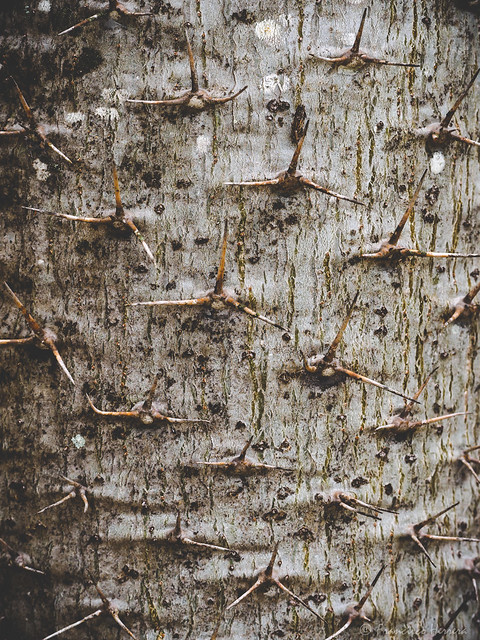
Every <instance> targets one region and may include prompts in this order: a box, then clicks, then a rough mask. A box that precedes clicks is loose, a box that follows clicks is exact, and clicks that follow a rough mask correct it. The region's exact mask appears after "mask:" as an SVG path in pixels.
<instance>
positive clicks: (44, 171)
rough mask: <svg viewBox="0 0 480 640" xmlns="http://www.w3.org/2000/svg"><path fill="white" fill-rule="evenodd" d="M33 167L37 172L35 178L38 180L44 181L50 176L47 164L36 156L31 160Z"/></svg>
mask: <svg viewBox="0 0 480 640" xmlns="http://www.w3.org/2000/svg"><path fill="white" fill-rule="evenodd" d="M33 168H34V169H35V171H36V173H37V180H40V182H45V180H48V178H49V177H50V172H49V171H48V167H47V165H46V164H45V163H44V162H42V161H41V160H39V159H38V158H35V160H34V161H33Z"/></svg>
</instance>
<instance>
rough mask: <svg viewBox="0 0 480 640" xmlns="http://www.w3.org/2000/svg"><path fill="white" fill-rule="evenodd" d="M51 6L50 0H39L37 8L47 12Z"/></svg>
mask: <svg viewBox="0 0 480 640" xmlns="http://www.w3.org/2000/svg"><path fill="white" fill-rule="evenodd" d="M51 8H52V5H51V3H50V0H40V2H39V3H38V6H37V10H38V11H42V13H48V12H49V11H50V9H51Z"/></svg>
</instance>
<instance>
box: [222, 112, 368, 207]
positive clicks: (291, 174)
mask: <svg viewBox="0 0 480 640" xmlns="http://www.w3.org/2000/svg"><path fill="white" fill-rule="evenodd" d="M308 124H309V120H307V122H306V124H305V128H304V129H303V134H302V136H301V137H300V139H299V140H298V143H297V146H296V148H295V151H294V152H293V156H292V159H291V161H290V165H289V167H288V169H287V170H286V171H281V172H280V173H279V174H278V175H277V176H276V177H275V178H270V179H267V180H256V181H253V182H225V183H224V184H225V185H233V186H237V187H263V186H271V187H272V188H273V189H274V190H275V191H278V192H279V194H280V195H281V196H289V195H291V194H292V193H295V192H296V191H298V190H299V189H302V188H303V187H307V188H308V189H314V190H315V191H321V192H322V193H325V194H327V195H328V196H333V197H334V198H337V199H338V200H347V201H348V202H353V203H354V204H360V205H362V206H365V204H364V203H363V202H360V201H359V200H354V199H353V198H348V197H347V196H343V195H340V194H339V193H335V192H334V191H330V189H326V188H325V187H321V186H320V185H318V184H316V183H315V182H312V180H309V179H308V178H305V177H304V176H302V174H301V173H299V172H298V171H297V164H298V159H299V157H300V152H301V150H302V147H303V142H304V140H305V136H306V135H307V131H308Z"/></svg>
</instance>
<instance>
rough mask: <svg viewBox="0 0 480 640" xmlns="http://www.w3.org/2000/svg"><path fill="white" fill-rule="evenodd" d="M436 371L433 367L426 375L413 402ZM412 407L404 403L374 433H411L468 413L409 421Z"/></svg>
mask: <svg viewBox="0 0 480 640" xmlns="http://www.w3.org/2000/svg"><path fill="white" fill-rule="evenodd" d="M437 369H438V367H435V368H434V369H432V371H431V372H430V373H429V374H428V376H427V377H426V378H425V380H424V381H423V382H422V384H421V385H420V387H419V389H418V391H416V392H415V394H414V395H413V396H412V399H413V400H418V398H419V397H420V395H421V393H422V392H423V390H424V389H425V387H426V386H427V384H428V381H429V380H430V378H431V377H432V375H433V374H434V373H435V371H436V370H437ZM413 407H414V405H413V402H408V403H405V406H404V407H403V408H402V409H401V411H399V412H398V413H396V414H394V415H393V416H390V418H389V422H388V424H383V425H381V426H380V427H376V429H375V430H376V431H381V430H393V431H395V432H396V433H405V432H407V431H412V430H414V429H416V428H417V427H421V426H424V425H428V424H432V423H434V422H441V421H442V420H446V419H447V418H453V417H455V416H458V415H467V413H468V412H459V413H449V414H447V415H444V416H439V417H437V418H431V419H429V420H411V419H410V417H409V416H411V414H412V412H413Z"/></svg>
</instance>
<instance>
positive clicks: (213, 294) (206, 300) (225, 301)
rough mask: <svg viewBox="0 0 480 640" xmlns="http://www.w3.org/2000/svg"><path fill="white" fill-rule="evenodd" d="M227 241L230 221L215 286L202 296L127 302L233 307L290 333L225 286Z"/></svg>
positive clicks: (147, 305)
mask: <svg viewBox="0 0 480 640" xmlns="http://www.w3.org/2000/svg"><path fill="white" fill-rule="evenodd" d="M227 241H228V223H227V222H225V230H224V233H223V241H222V252H221V255H220V265H219V267H218V272H217V278H216V281H215V287H214V288H213V289H212V290H210V291H208V292H207V293H206V294H205V295H204V296H202V297H200V298H192V299H189V300H152V301H150V302H130V303H127V306H130V307H139V306H144V307H156V306H161V307H176V306H183V307H198V306H204V307H210V308H212V309H222V308H225V307H233V308H234V309H236V310H237V311H241V312H242V313H246V314H247V315H249V316H251V317H253V318H257V320H261V321H262V322H266V323H267V324H271V325H272V326H274V327H277V329H281V330H282V331H285V332H287V333H288V330H287V329H285V328H284V327H282V326H281V325H279V324H277V323H276V322H273V320H270V319H269V318H266V317H265V316H262V315H260V314H259V313H257V312H256V311H254V310H253V309H250V308H249V307H247V306H246V305H244V304H243V303H241V302H239V301H238V300H237V299H236V298H234V297H233V296H232V295H230V294H229V293H228V292H227V291H226V290H225V289H224V286H223V281H224V277H225V256H226V252H227Z"/></svg>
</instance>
